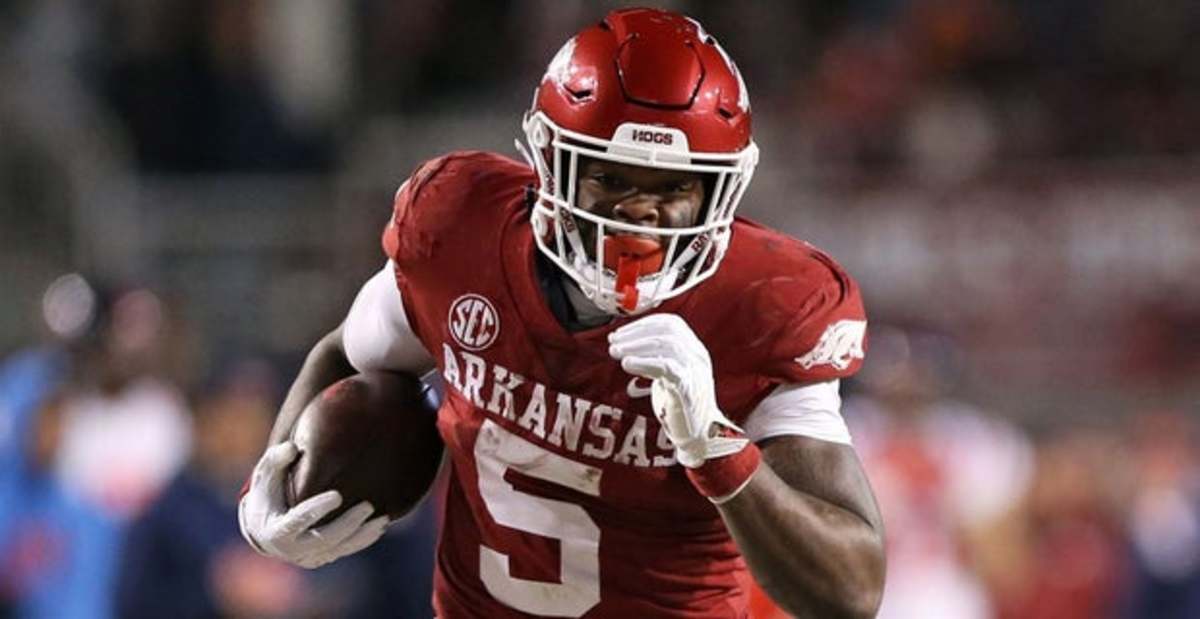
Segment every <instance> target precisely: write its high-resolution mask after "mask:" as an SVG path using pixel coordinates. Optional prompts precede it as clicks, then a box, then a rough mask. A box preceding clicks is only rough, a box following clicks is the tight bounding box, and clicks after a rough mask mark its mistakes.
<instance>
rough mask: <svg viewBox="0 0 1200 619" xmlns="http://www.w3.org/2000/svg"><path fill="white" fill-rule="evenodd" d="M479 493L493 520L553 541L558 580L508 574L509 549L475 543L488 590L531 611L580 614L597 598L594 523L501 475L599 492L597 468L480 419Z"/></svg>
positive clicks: (477, 443)
mask: <svg viewBox="0 0 1200 619" xmlns="http://www.w3.org/2000/svg"><path fill="white" fill-rule="evenodd" d="M475 466H476V468H477V470H478V472H479V493H480V495H481V496H482V497H483V502H484V504H486V505H487V509H488V512H489V513H490V514H491V516H492V519H494V520H495V521H496V522H497V523H499V524H501V525H503V526H506V527H511V528H513V529H517V530H519V531H528V532H530V533H536V534H538V535H544V536H546V537H551V538H555V539H557V540H559V542H560V544H561V555H562V564H561V565H560V566H559V567H560V572H559V573H560V574H561V581H562V582H561V583H552V582H541V581H536V580H527V579H524V578H515V577H513V576H512V574H511V573H510V571H509V567H508V555H506V554H503V553H500V552H497V551H496V550H493V549H491V548H488V547H487V546H486V545H480V547H479V575H480V578H482V579H483V584H484V586H485V587H487V590H488V592H489V593H491V594H492V596H494V597H495V598H496V599H497V600H500V601H501V602H504V603H505V604H508V605H509V606H511V607H513V608H515V609H517V610H521V611H524V612H527V613H531V614H534V615H548V616H553V617H579V616H580V615H582V614H583V613H585V612H587V611H588V609H590V608H591V607H593V606H595V605H596V604H597V603H599V602H600V529H599V527H597V526H596V523H595V522H594V521H593V520H592V518H591V517H590V516H588V514H587V512H586V511H584V509H583V508H582V507H580V506H578V505H574V504H572V503H567V502H565V501H558V500H554V499H547V498H544V497H538V496H534V495H531V494H526V493H523V492H519V491H517V490H516V489H515V488H513V486H512V484H510V483H508V482H507V481H505V480H504V472H505V471H506V470H507V469H509V468H512V469H514V470H516V471H519V472H521V473H523V474H525V475H528V476H530V477H536V478H537V479H541V480H544V481H548V482H551V483H555V484H558V485H561V486H566V487H568V488H571V489H573V490H578V491H579V492H582V493H584V494H588V495H591V496H600V472H601V471H600V469H598V468H596V467H593V466H588V465H586V464H583V463H580V462H575V461H572V460H568V459H567V458H564V457H562V456H560V455H558V454H555V453H551V452H549V451H547V450H545V449H543V448H541V447H538V446H537V445H534V444H533V443H530V442H529V441H527V440H525V439H523V438H521V437H519V436H517V435H515V434H513V433H511V432H509V431H508V430H505V429H504V428H502V427H500V426H499V425H496V424H495V423H494V422H492V421H491V420H490V419H489V420H486V421H484V422H483V425H482V426H480V428H479V435H478V437H477V438H476V439H475Z"/></svg>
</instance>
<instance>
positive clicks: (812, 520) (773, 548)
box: [719, 462, 884, 617]
mask: <svg viewBox="0 0 1200 619" xmlns="http://www.w3.org/2000/svg"><path fill="white" fill-rule="evenodd" d="M719 509H720V511H721V515H722V517H723V518H724V519H725V524H726V526H728V528H729V531H730V533H731V534H732V535H733V538H734V540H735V541H736V542H737V545H738V547H739V549H740V550H741V552H742V555H743V556H744V557H745V558H746V562H747V563H748V564H749V566H750V570H751V572H752V573H753V574H754V577H755V579H756V580H757V581H758V583H759V584H760V585H761V586H762V587H763V589H764V590H766V592H767V593H768V594H769V595H770V596H771V598H772V599H774V600H775V601H776V603H778V604H780V605H781V606H782V607H783V608H784V610H786V611H788V612H789V613H791V614H793V615H795V616H797V617H873V616H874V615H875V612H876V611H877V610H878V608H879V602H880V599H881V596H882V593H883V578H884V555H883V532H882V530H881V528H880V527H879V525H877V524H875V525H873V524H871V523H870V522H868V521H867V520H866V519H865V518H863V517H862V516H860V515H857V514H855V513H853V512H851V511H850V510H847V509H845V508H842V507H839V506H837V505H834V504H832V503H829V502H827V501H824V500H822V499H819V498H817V497H814V496H811V495H808V494H805V493H803V492H800V491H798V490H796V489H794V488H792V487H791V486H789V485H788V484H786V483H785V482H784V481H783V480H782V479H780V477H779V476H778V475H777V474H776V473H775V471H774V470H772V469H771V467H770V466H769V465H768V464H767V463H766V462H764V463H763V464H762V465H761V466H760V467H759V470H758V471H757V472H756V473H755V475H754V477H753V478H752V479H751V481H750V483H749V484H748V485H747V486H746V487H745V488H744V489H743V490H742V491H741V492H740V493H739V494H738V495H737V496H735V497H734V498H733V499H731V500H729V501H727V502H726V503H724V504H723V505H721V506H720V507H719Z"/></svg>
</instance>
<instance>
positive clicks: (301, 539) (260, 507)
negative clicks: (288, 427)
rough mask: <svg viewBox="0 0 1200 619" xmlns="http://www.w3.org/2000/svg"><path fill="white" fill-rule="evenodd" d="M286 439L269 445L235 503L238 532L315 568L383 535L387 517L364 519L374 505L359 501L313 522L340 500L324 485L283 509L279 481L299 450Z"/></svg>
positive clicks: (258, 546)
mask: <svg viewBox="0 0 1200 619" xmlns="http://www.w3.org/2000/svg"><path fill="white" fill-rule="evenodd" d="M299 453H300V452H299V450H298V449H296V445H295V444H294V443H292V442H291V441H287V442H284V443H279V444H277V445H272V446H271V447H269V448H268V449H267V451H266V453H264V454H263V456H262V458H261V459H260V460H259V461H258V464H257V465H255V467H254V473H253V474H252V475H251V476H250V489H249V491H247V492H246V495H245V496H243V497H242V500H241V503H239V504H238V524H239V525H240V526H241V529H242V536H243V537H245V538H246V541H247V542H249V543H250V546H252V547H253V548H254V549H255V550H257V551H258V552H260V553H262V554H264V555H266V556H268V557H275V558H277V559H282V560H284V561H287V562H288V563H292V564H295V565H299V566H300V567H305V568H309V569H312V568H315V567H320V566H322V565H325V564H326V563H329V562H331V561H334V560H336V559H339V558H341V557H344V556H346V555H348V554H353V553H356V552H358V551H360V550H362V549H363V548H366V547H367V546H370V545H371V544H374V543H375V541H376V540H378V539H379V538H380V537H382V536H383V533H384V531H386V530H387V526H388V517H387V516H386V515H383V516H379V517H378V518H375V519H373V520H368V518H370V517H371V514H372V513H373V512H374V511H375V509H374V508H373V507H372V506H371V504H370V503H368V502H366V501H363V502H362V503H359V504H358V505H355V506H354V507H352V508H350V509H348V510H346V513H344V514H342V515H340V516H338V517H337V518H336V519H334V520H333V522H330V523H328V524H326V525H324V526H322V527H320V528H315V529H314V528H312V527H313V525H314V524H316V523H317V522H318V521H320V520H321V519H322V518H324V517H325V516H327V515H328V514H329V513H331V512H332V511H333V510H335V509H337V508H338V506H339V505H341V504H342V495H341V493H339V492H338V491H336V490H328V491H326V492H322V493H321V494H318V495H316V496H313V497H309V498H308V499H306V500H304V501H301V502H300V504H298V505H296V506H295V507H293V508H291V509H288V508H287V502H286V499H285V498H284V483H285V480H286V479H287V469H288V465H290V464H291V463H292V461H293V460H295V459H296V456H297V455H299Z"/></svg>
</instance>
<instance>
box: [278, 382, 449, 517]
mask: <svg viewBox="0 0 1200 619" xmlns="http://www.w3.org/2000/svg"><path fill="white" fill-rule="evenodd" d="M436 420H437V411H436V409H435V408H434V406H433V403H432V398H429V397H428V394H427V388H426V386H425V385H424V384H423V383H422V382H421V381H420V380H419V379H417V378H416V377H413V376H410V375H406V374H400V373H394V372H364V373H362V374H355V375H354V376H350V377H347V378H344V379H342V380H340V381H338V382H336V383H334V384H332V385H330V386H329V387H326V388H325V390H324V391H322V392H321V393H319V394H317V397H315V398H313V401H312V402H309V404H308V406H307V407H306V408H305V409H304V411H303V412H302V413H300V418H299V419H298V420H297V421H296V425H295V426H294V427H293V428H292V441H294V442H295V443H296V447H298V448H299V450H300V456H299V457H298V458H297V459H296V462H295V463H294V464H293V465H292V470H291V471H290V475H289V477H288V480H287V481H288V483H287V484H286V488H287V495H288V496H287V498H288V503H289V505H295V504H296V503H299V502H300V501H303V500H304V499H307V498H309V497H311V496H314V495H316V494H320V493H321V492H324V491H326V490H337V491H339V492H341V493H342V504H341V506H340V507H339V508H338V509H337V511H335V512H334V513H333V514H330V515H329V516H327V517H326V518H325V519H324V520H323V521H322V523H324V522H327V521H329V520H331V519H333V518H334V517H335V516H336V515H338V514H340V513H342V512H343V511H345V510H347V509H349V508H351V507H353V506H355V505H357V504H358V503H359V502H360V501H364V500H365V501H370V502H371V505H373V506H375V513H376V515H378V514H387V515H388V516H390V517H391V518H392V519H396V518H399V517H401V516H403V515H405V514H407V513H408V512H409V511H410V510H411V509H412V508H413V507H414V506H416V504H417V503H418V502H420V500H421V498H422V497H424V496H425V494H426V492H427V491H428V490H429V486H430V484H432V483H433V478H434V477H435V476H436V475H437V471H438V467H439V465H440V464H441V461H442V439H441V437H440V436H438V432H437V426H436V425H435V423H436Z"/></svg>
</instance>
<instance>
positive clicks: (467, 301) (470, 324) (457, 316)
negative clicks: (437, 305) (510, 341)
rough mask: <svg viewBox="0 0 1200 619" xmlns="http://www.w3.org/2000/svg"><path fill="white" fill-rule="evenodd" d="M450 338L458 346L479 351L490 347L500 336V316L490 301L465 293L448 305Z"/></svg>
mask: <svg viewBox="0 0 1200 619" xmlns="http://www.w3.org/2000/svg"><path fill="white" fill-rule="evenodd" d="M446 322H447V324H449V325H450V336H451V337H453V338H454V341H455V342H458V345H459V346H462V347H463V348H465V349H467V350H473V351H479V350H483V349H485V348H487V347H488V346H491V345H492V342H495V341H496V338H497V337H498V336H499V335H500V315H499V314H498V313H496V307H495V306H494V305H492V302H491V301H488V300H487V299H486V298H484V297H482V296H480V295H477V294H475V293H467V294H464V295H462V296H461V297H459V298H457V299H455V300H454V303H451V304H450V315H449V316H448V317H447V320H446Z"/></svg>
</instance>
